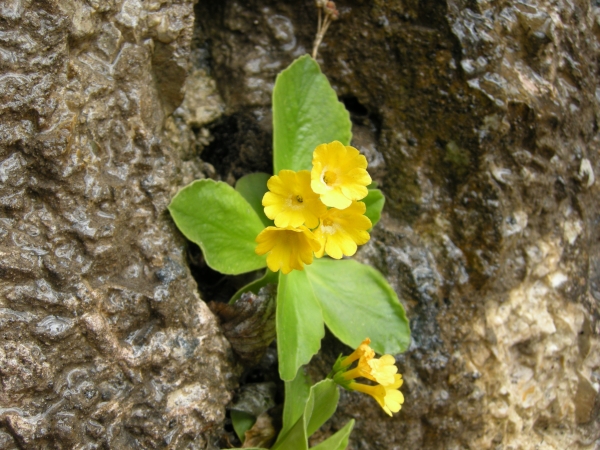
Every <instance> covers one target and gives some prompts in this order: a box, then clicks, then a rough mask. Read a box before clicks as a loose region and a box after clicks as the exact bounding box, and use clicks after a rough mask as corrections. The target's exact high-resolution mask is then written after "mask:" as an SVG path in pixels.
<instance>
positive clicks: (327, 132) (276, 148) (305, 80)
mask: <svg viewBox="0 0 600 450" xmlns="http://www.w3.org/2000/svg"><path fill="white" fill-rule="evenodd" d="M351 128H352V123H351V122H350V115H349V114H348V111H346V108H345V107H344V105H343V103H341V102H340V101H339V100H338V98H337V95H336V93H335V91H334V90H333V89H332V87H331V86H330V84H329V81H328V80H327V77H326V76H325V75H323V74H322V73H321V68H320V67H319V64H317V62H316V61H315V60H314V59H312V58H311V57H310V56H308V55H304V56H301V57H300V58H298V59H297V60H296V61H294V62H293V63H292V64H291V65H290V66H289V67H288V68H287V69H285V70H284V71H283V72H281V73H280V74H279V75H278V76H277V80H276V81H275V88H274V89H273V167H274V169H275V173H276V174H277V173H279V171H280V170H282V169H289V170H310V168H311V165H312V154H313V151H314V150H315V148H316V147H317V145H320V144H325V143H329V142H332V141H335V140H337V141H340V142H341V143H342V144H344V145H349V143H350V139H351V138H352V131H351Z"/></svg>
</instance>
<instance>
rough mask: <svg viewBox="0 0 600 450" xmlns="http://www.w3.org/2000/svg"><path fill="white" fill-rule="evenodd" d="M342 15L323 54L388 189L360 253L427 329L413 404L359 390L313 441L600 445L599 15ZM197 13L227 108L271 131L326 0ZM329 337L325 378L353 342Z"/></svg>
mask: <svg viewBox="0 0 600 450" xmlns="http://www.w3.org/2000/svg"><path fill="white" fill-rule="evenodd" d="M592 3H593V2H592ZM338 9H339V10H340V12H341V17H340V20H339V22H337V23H334V24H333V25H332V26H331V27H330V31H329V32H328V34H327V36H326V37H325V41H324V46H323V47H322V48H321V50H320V56H319V61H320V63H321V65H322V68H323V71H324V73H325V74H326V75H327V76H328V77H329V78H330V80H331V81H332V83H333V85H334V88H335V89H336V91H337V92H338V95H339V96H340V98H341V99H342V100H344V102H345V103H346V105H347V107H348V109H349V110H350V112H351V114H352V118H353V121H354V141H353V143H354V145H356V146H357V147H358V148H360V149H361V150H362V151H364V152H365V153H366V154H367V156H368V158H369V160H370V169H371V172H372V174H373V175H374V178H375V179H376V180H377V181H378V182H379V183H380V185H381V187H382V189H383V191H384V192H385V194H386V197H387V206H386V211H385V212H386V214H385V216H384V219H383V220H382V222H381V224H380V225H378V226H377V228H376V230H375V231H374V233H373V239H372V240H371V241H370V243H369V244H368V245H367V246H366V248H364V249H363V250H362V251H361V252H360V254H359V258H360V259H362V260H363V261H365V262H370V263H371V264H373V265H374V266H375V267H378V268H379V269H380V270H381V271H382V272H383V273H384V274H386V276H387V277H388V279H389V280H390V282H391V283H392V285H393V286H394V287H395V289H396V290H397V292H398V293H399V295H400V297H401V298H402V299H403V302H404V304H405V306H406V307H407V310H408V315H409V317H410V319H411V325H412V330H413V338H414V341H413V345H412V347H411V349H410V351H409V352H407V353H406V354H404V355H402V356H400V358H399V360H400V366H401V370H402V372H403V373H404V374H405V379H406V383H405V388H404V392H405V396H406V404H405V406H404V408H403V410H402V413H400V414H399V415H397V416H396V417H394V418H393V419H389V418H387V417H386V416H385V415H384V414H383V412H381V411H380V410H379V407H378V406H377V405H376V404H375V403H374V402H373V401H372V400H371V399H369V398H365V397H362V396H360V395H358V394H348V393H346V394H343V396H342V402H341V408H340V410H339V411H338V413H337V414H336V415H335V416H334V418H333V420H332V421H331V422H330V423H329V425H328V426H326V427H325V429H324V431H323V432H322V434H321V435H320V436H317V437H316V440H315V441H318V440H319V439H321V438H323V437H325V436H327V435H328V434H329V433H331V432H333V431H335V430H337V429H339V428H340V427H341V426H343V424H344V423H345V422H346V421H347V420H348V419H349V418H351V417H352V418H355V419H357V425H356V428H355V431H354V432H353V434H352V437H351V443H350V446H349V448H350V449H367V448H369V449H370V448H377V449H400V448H403V449H406V448H410V449H422V448H430V449H439V448H448V449H458V448H472V449H484V448H498V449H500V448H504V449H564V448H597V446H599V445H600V440H599V438H600V419H599V412H600V397H599V396H598V390H599V386H600V384H599V383H600V367H599V365H600V345H599V339H598V336H599V333H600V323H599V321H598V319H599V317H600V315H599V308H598V305H599V304H600V303H599V302H600V293H599V290H598V283H599V281H598V280H599V267H600V265H599V259H598V250H599V248H598V243H599V227H598V221H599V217H600V215H599V210H598V206H597V201H596V200H595V199H597V198H598V186H597V183H596V182H595V174H597V173H598V169H599V166H598V164H599V160H598V150H599V140H598V118H599V117H598V114H599V112H600V109H599V100H600V94H599V93H598V92H599V91H598V90H597V86H598V81H599V79H598V62H597V61H598V56H599V52H598V48H599V47H598V45H599V41H598V37H599V36H600V9H599V8H598V6H596V5H595V4H590V2H586V1H580V2H570V1H562V0H559V1H553V2H550V1H541V0H537V1H536V0H531V1H529V2H492V1H486V0H477V1H457V0H448V1H445V2H440V1H425V2H416V1H408V0H407V1H398V2H385V1H382V0H374V1H369V2H367V1H359V0H354V1H340V2H338ZM197 11H198V12H197V17H198V22H199V25H200V27H201V36H202V37H204V39H206V42H208V45H209V50H210V54H211V56H212V58H213V59H212V67H213V70H214V76H215V79H216V80H217V84H218V86H219V90H220V92H221V93H222V96H223V99H224V101H225V103H226V105H227V106H226V111H227V114H228V115H235V114H237V113H239V112H241V111H251V112H252V113H253V114H254V116H255V118H256V124H257V125H258V126H263V124H264V123H265V119H264V118H265V117H268V108H269V105H270V91H271V88H272V85H273V79H274V77H275V75H276V74H277V72H278V71H280V70H281V69H282V68H284V67H285V66H286V65H287V64H289V63H290V62H291V61H292V60H293V58H295V57H296V56H298V55H300V54H303V53H305V52H307V51H310V48H311V45H312V39H313V36H314V31H315V25H316V24H315V22H316V20H315V19H316V12H315V8H314V6H313V2H312V1H305V2H299V3H293V4H290V3H288V2H277V1H268V0H254V1H248V2H236V1H228V2H223V3H219V4H216V3H208V2H207V3H201V4H199V5H198V6H197ZM266 123H268V122H266ZM202 157H203V158H204V153H203V154H202ZM324 347H325V351H324V354H323V355H322V356H321V357H319V358H317V360H316V361H315V362H314V363H313V365H312V368H311V373H312V374H313V375H314V377H315V379H318V377H322V376H323V375H324V374H325V373H327V372H328V371H329V367H331V364H332V363H333V361H334V360H335V357H336V356H337V355H338V354H339V352H341V351H343V350H344V349H343V348H341V347H340V346H339V345H338V344H336V342H335V341H334V340H328V341H326V344H325V345H324ZM328 427H329V428H328Z"/></svg>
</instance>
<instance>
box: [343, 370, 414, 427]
mask: <svg viewBox="0 0 600 450" xmlns="http://www.w3.org/2000/svg"><path fill="white" fill-rule="evenodd" d="M402 382H403V380H402V375H400V374H399V373H397V374H396V375H394V382H393V383H392V384H390V385H389V386H383V385H381V384H378V385H376V386H369V385H366V384H361V383H356V382H351V383H350V384H349V385H348V389H351V390H353V391H358V392H363V393H365V394H369V395H370V396H371V397H373V398H374V399H375V400H377V403H379V406H381V407H382V408H383V410H384V411H385V412H386V414H387V415H388V416H391V415H392V413H393V412H398V411H400V409H401V408H402V404H403V403H404V395H402V392H400V390H399V389H400V386H402Z"/></svg>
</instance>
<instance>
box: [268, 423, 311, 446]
mask: <svg viewBox="0 0 600 450" xmlns="http://www.w3.org/2000/svg"><path fill="white" fill-rule="evenodd" d="M304 422H305V418H304V414H302V416H301V417H300V418H299V419H298V420H297V421H296V423H295V424H294V426H293V427H292V428H290V430H289V431H288V432H287V433H286V434H285V435H283V436H281V435H280V437H281V440H280V439H278V440H277V442H275V445H273V446H272V447H271V450H308V436H307V435H306V425H305V423H304Z"/></svg>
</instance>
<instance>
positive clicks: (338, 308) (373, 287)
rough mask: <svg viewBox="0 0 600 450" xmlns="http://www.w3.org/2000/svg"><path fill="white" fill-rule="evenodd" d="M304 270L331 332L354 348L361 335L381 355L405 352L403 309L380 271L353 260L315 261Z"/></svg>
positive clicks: (406, 328) (407, 330)
mask: <svg viewBox="0 0 600 450" xmlns="http://www.w3.org/2000/svg"><path fill="white" fill-rule="evenodd" d="M305 272H306V275H307V278H308V281H309V282H310V286H311V288H312V291H313V292H314V295H315V296H316V298H318V299H319V302H320V303H321V307H322V310H323V318H324V319H325V323H326V324H327V327H328V328H329V329H330V330H331V332H332V333H333V334H334V335H335V336H336V337H337V338H338V339H339V340H340V341H342V342H343V343H344V344H346V345H348V346H350V347H352V348H356V347H358V345H360V343H361V342H362V341H363V339H364V338H366V337H369V338H371V347H373V349H374V350H375V351H376V352H377V353H380V354H385V353H389V354H392V355H393V354H396V353H401V352H404V351H405V350H406V349H407V348H408V345H409V344H410V328H409V325H408V320H407V319H406V314H405V312H404V308H403V307H402V305H401V304H400V302H399V301H398V297H397V296H396V293H395V292H394V291H393V289H392V288H391V287H390V285H389V284H388V283H387V281H386V280H385V279H384V278H383V276H382V275H381V273H379V272H378V271H377V270H375V269H373V268H372V267H369V266H366V265H364V264H361V263H359V262H357V261H354V260H341V261H335V260H332V259H329V258H322V259H318V260H315V261H314V262H313V263H312V264H311V265H310V266H306V267H305Z"/></svg>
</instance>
